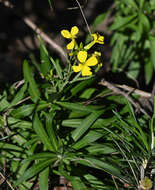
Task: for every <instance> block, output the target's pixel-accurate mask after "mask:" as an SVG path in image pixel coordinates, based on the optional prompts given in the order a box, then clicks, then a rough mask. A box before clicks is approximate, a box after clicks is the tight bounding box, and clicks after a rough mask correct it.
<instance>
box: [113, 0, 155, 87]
mask: <svg viewBox="0 0 155 190" xmlns="http://www.w3.org/2000/svg"><path fill="white" fill-rule="evenodd" d="M154 10H155V7H154V3H153V1H152V0H149V1H146V0H141V1H139V0H137V1H134V0H127V1H125V0H124V1H120V0H115V11H116V13H115V17H114V21H113V23H112V25H111V26H110V29H111V30H112V31H113V32H114V34H113V36H112V39H111V45H112V46H113V51H112V57H111V63H112V70H113V71H114V72H116V71H118V70H125V71H126V72H127V74H128V75H129V76H131V77H132V78H134V79H136V78H137V77H138V76H139V75H141V73H140V71H141V70H144V73H145V83H146V84H149V83H150V81H151V79H152V78H153V73H154V68H155V67H154V64H155V61H154V53H153V52H154V49H155V44H154V41H155V40H154V35H155V34H154V27H155V19H154Z"/></svg>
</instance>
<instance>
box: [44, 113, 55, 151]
mask: <svg viewBox="0 0 155 190" xmlns="http://www.w3.org/2000/svg"><path fill="white" fill-rule="evenodd" d="M45 116H46V130H47V133H48V136H49V139H50V141H51V145H52V147H53V149H54V150H55V151H58V140H57V137H56V134H55V131H54V125H53V118H54V116H55V112H52V113H49V114H48V113H45Z"/></svg>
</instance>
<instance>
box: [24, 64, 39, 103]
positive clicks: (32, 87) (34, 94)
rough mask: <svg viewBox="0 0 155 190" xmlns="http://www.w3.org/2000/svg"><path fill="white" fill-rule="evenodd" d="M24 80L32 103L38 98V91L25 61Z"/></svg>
mask: <svg viewBox="0 0 155 190" xmlns="http://www.w3.org/2000/svg"><path fill="white" fill-rule="evenodd" d="M23 72H24V79H25V81H27V82H28V83H29V93H30V96H31V98H32V100H33V101H34V102H36V101H37V100H38V99H39V98H40V91H39V89H38V87H37V84H36V82H35V80H34V77H33V72H32V69H31V68H30V66H29V64H28V62H27V61H26V60H25V61H24V64H23Z"/></svg>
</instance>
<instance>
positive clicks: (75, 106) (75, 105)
mask: <svg viewBox="0 0 155 190" xmlns="http://www.w3.org/2000/svg"><path fill="white" fill-rule="evenodd" d="M56 103H57V104H58V105H60V106H62V107H64V108H67V109H69V110H74V111H80V112H87V113H91V112H94V111H96V110H97V109H101V108H103V106H90V105H88V106H84V105H82V104H78V103H69V102H58V101H57V102H56Z"/></svg>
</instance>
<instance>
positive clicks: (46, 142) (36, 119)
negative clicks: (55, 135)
mask: <svg viewBox="0 0 155 190" xmlns="http://www.w3.org/2000/svg"><path fill="white" fill-rule="evenodd" d="M33 128H34V130H35V132H36V133H37V135H38V136H39V137H40V140H41V141H42V143H43V144H44V145H45V147H46V148H47V149H48V150H50V151H54V149H53V146H52V145H51V141H50V139H49V137H48V135H47V133H46V131H45V129H44V127H43V124H42V123H41V121H40V120H39V117H38V114H37V113H35V115H34V120H33Z"/></svg>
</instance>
